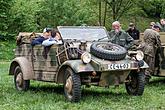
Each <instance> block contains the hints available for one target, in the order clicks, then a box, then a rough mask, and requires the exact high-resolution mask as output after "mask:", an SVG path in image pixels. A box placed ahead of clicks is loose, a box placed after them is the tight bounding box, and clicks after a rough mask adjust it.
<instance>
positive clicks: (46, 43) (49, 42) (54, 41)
mask: <svg viewBox="0 0 165 110" xmlns="http://www.w3.org/2000/svg"><path fill="white" fill-rule="evenodd" d="M53 44H62V40H57V39H55V38H52V37H51V38H49V39H46V40H44V41H43V42H42V45H43V46H50V45H53Z"/></svg>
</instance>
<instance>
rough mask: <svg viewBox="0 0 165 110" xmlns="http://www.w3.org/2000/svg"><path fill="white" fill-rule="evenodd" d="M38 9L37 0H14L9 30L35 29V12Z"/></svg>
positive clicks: (16, 31) (36, 27) (36, 26)
mask: <svg viewBox="0 0 165 110" xmlns="http://www.w3.org/2000/svg"><path fill="white" fill-rule="evenodd" d="M38 10H40V8H39V5H38V1H36V0H26V1H25V0H15V2H14V4H13V6H12V8H11V10H10V14H11V15H12V16H11V17H10V19H11V24H10V31H11V32H15V33H18V32H20V31H21V32H24V31H25V32H26V31H30V32H31V31H36V30H37V29H38V25H37V22H36V16H35V15H36V12H37V11H38Z"/></svg>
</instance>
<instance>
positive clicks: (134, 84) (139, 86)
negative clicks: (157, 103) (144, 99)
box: [125, 72, 145, 96]
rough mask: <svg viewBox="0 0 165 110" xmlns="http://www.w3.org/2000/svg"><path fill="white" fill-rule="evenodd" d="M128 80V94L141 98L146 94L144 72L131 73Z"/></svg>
mask: <svg viewBox="0 0 165 110" xmlns="http://www.w3.org/2000/svg"><path fill="white" fill-rule="evenodd" d="M127 80H128V81H129V82H126V83H125V86H126V90H127V93H128V94H129V95H135V96H140V95H142V94H143V92H144V87H145V75H144V72H139V73H136V72H134V73H133V72H131V73H130V74H129V75H128V77H127Z"/></svg>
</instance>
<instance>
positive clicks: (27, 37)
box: [16, 32, 42, 45]
mask: <svg viewBox="0 0 165 110" xmlns="http://www.w3.org/2000/svg"><path fill="white" fill-rule="evenodd" d="M41 35H42V33H34V32H32V33H28V32H20V33H19V35H18V36H17V38H16V43H17V45H20V44H30V43H31V41H32V40H33V39H35V38H37V37H39V36H41Z"/></svg>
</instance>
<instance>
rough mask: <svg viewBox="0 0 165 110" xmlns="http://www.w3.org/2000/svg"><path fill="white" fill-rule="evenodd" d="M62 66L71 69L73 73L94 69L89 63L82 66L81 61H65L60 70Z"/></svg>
mask: <svg viewBox="0 0 165 110" xmlns="http://www.w3.org/2000/svg"><path fill="white" fill-rule="evenodd" d="M63 66H69V67H71V68H72V69H73V70H74V72H75V73H80V72H90V71H94V68H93V66H92V65H91V64H90V63H88V64H84V63H83V62H82V61H81V60H69V61H65V62H64V63H63V64H62V65H61V66H60V68H61V67H63Z"/></svg>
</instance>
